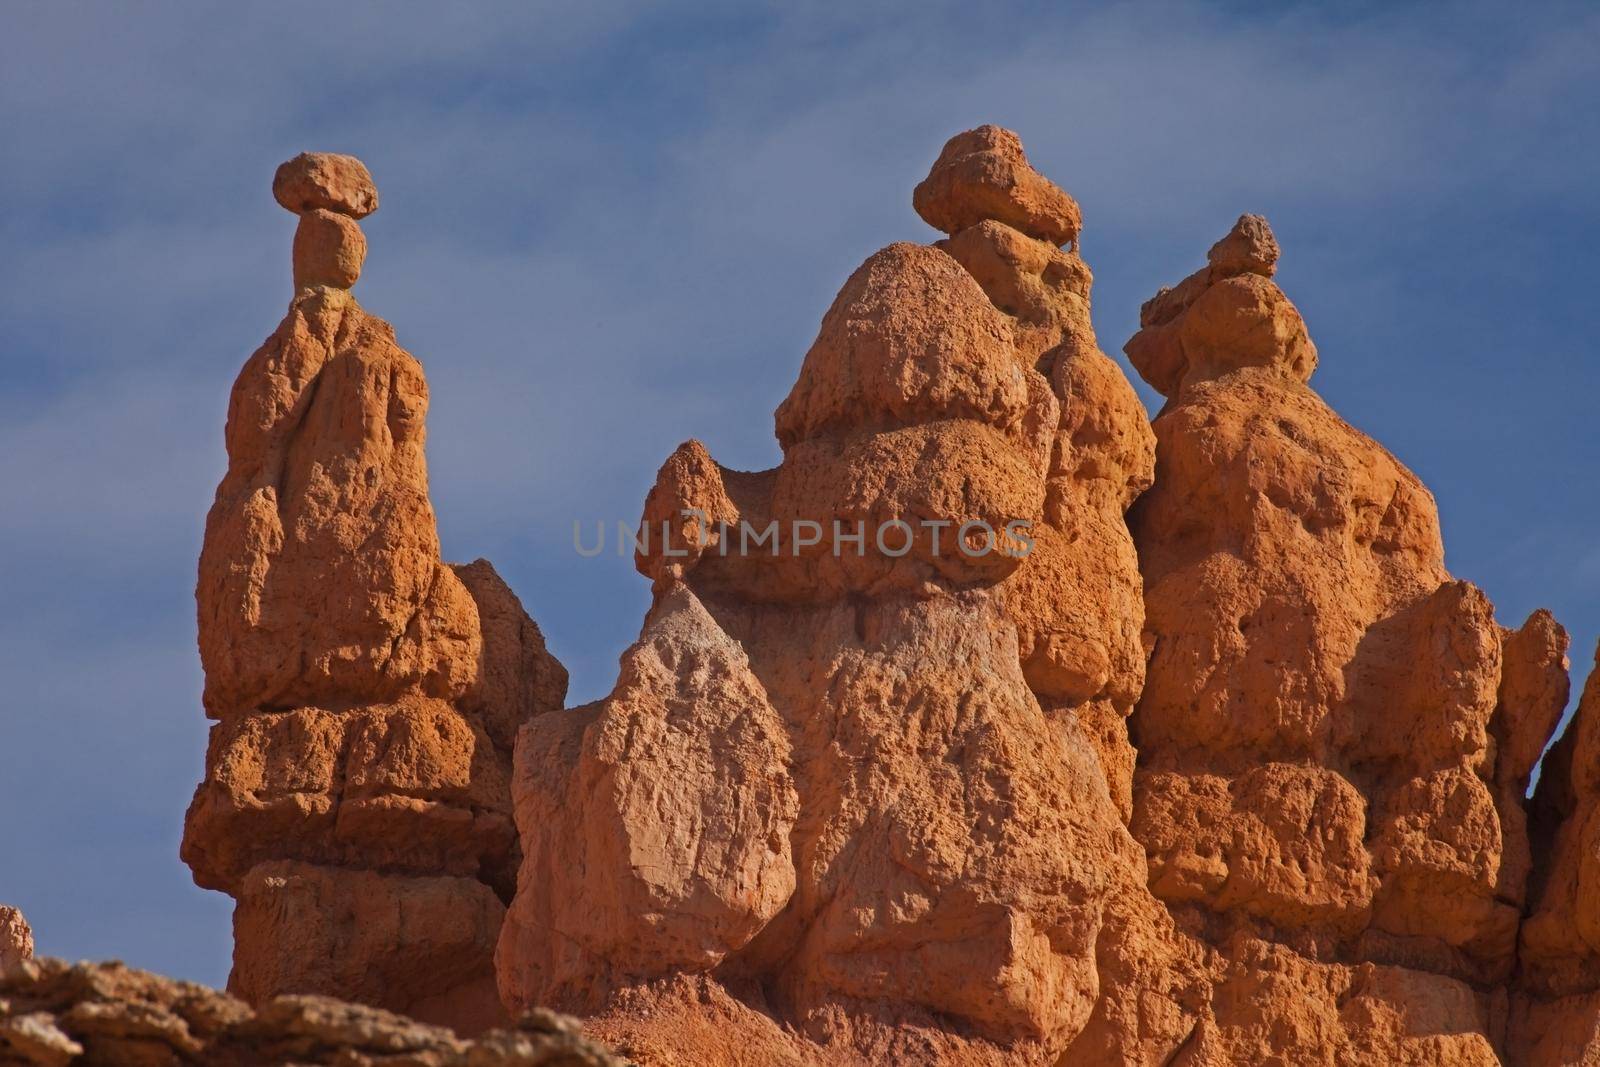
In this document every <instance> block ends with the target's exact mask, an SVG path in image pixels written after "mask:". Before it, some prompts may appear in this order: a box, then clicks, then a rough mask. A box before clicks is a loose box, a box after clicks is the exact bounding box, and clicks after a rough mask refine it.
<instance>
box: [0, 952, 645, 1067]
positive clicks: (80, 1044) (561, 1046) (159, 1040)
mask: <svg viewBox="0 0 1600 1067" xmlns="http://www.w3.org/2000/svg"><path fill="white" fill-rule="evenodd" d="M623 1062H624V1061H623V1060H621V1059H619V1058H617V1057H616V1056H614V1055H612V1054H611V1053H610V1052H608V1051H607V1050H606V1049H605V1048H603V1047H601V1046H600V1045H598V1044H596V1043H594V1042H593V1041H589V1040H586V1039H585V1038H584V1037H583V1036H582V1034H581V1033H580V1031H579V1027H578V1024H577V1022H576V1021H575V1020H573V1019H569V1018H565V1017H563V1016H559V1015H555V1014H553V1013H551V1012H532V1013H529V1014H527V1015H525V1016H523V1017H521V1018H520V1019H518V1021H517V1023H516V1024H515V1025H514V1026H508V1027H506V1028H505V1029H497V1030H492V1031H489V1032H488V1033H485V1034H483V1035H481V1036H479V1037H478V1038H476V1039H475V1040H464V1039H462V1038H459V1037H457V1036H456V1035H455V1034H453V1033H451V1032H450V1031H449V1030H446V1029H443V1028H441V1027H437V1026H427V1025H425V1024H422V1023H418V1022H416V1021H415V1020H413V1019H407V1018H404V1017H403V1016H399V1015H394V1014H391V1013H390V1012H386V1011H381V1010H378V1009H376V1008H370V1007H365V1006H363V1005H359V1004H351V1003H347V1002H345V1001H341V1000H335V999H333V998H330V997H321V996H282V997H276V998H273V999H270V1000H267V1001H265V1002H263V1003H261V1004H259V1005H257V1006H256V1007H254V1008H252V1007H251V1006H250V1005H249V1004H246V1003H245V1002H244V1001H242V1000H237V999H235V998H233V997H231V996H228V995H226V994H224V993H218V992H216V991H215V990H212V989H207V988H206V987H204V986H200V985H195V984H193V983H190V982H177V981H173V980H172V979H170V978H161V977H159V976H157V975H153V974H149V973H146V972H144V971H136V970H132V969H130V968H127V967H124V966H123V965H122V964H120V963H105V964H88V963H80V964H76V965H69V964H67V963H65V962H63V961H61V960H53V959H40V960H33V961H30V962H28V963H25V964H21V965H19V966H17V967H15V968H13V969H11V970H9V971H4V972H3V973H0V1063H7V1064H19V1065H21V1064H28V1065H33V1067H69V1065H71V1064H84V1065H85V1067H88V1065H98V1064H104V1065H116V1067H166V1065H173V1067H176V1065H178V1064H217V1065H227V1067H281V1065H283V1064H306V1065H310V1064H328V1065H334V1064H337V1065H339V1067H379V1065H385V1064H387V1065H392V1067H398V1065H401V1064H404V1065H406V1067H621V1065H622V1064H623Z"/></svg>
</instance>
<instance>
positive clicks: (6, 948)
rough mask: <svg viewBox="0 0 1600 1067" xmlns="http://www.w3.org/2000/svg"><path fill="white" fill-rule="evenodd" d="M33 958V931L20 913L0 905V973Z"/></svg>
mask: <svg viewBox="0 0 1600 1067" xmlns="http://www.w3.org/2000/svg"><path fill="white" fill-rule="evenodd" d="M32 958H33V930H32V929H30V928H29V926H28V920H26V919H24V918H23V917H22V912H20V911H18V910H17V909H16V908H12V907H8V906H6V905H3V904H0V971H4V970H6V969H7V968H8V967H13V966H15V965H16V964H18V963H21V962H22V961H23V960H27V959H32Z"/></svg>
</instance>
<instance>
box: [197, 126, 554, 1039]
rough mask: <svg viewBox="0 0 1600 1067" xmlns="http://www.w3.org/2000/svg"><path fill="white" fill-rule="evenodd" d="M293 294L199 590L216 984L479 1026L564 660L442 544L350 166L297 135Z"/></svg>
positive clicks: (370, 197) (208, 543)
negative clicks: (520, 808)
mask: <svg viewBox="0 0 1600 1067" xmlns="http://www.w3.org/2000/svg"><path fill="white" fill-rule="evenodd" d="M273 191H274V193H275V195H276V196H277V198H278V200H279V202H280V203H281V204H283V206H285V207H286V208H289V209H290V210H292V211H296V212H299V213H300V228H299V231H298V232H297V234H296V236H295V242H294V277H295V287H296V290H297V291H296V294H295V296H294V299H293V301H292V302H291V304H290V306H289V313H288V315H287V317H286V318H285V319H284V320H283V322H282V323H281V324H280V325H279V326H278V329H277V330H276V331H275V332H274V333H273V334H272V336H271V337H269V338H268V339H267V341H266V343H265V344H264V345H262V347H261V348H260V349H258V350H257V351H256V353H255V354H254V355H253V356H251V357H250V359H249V360H248V361H247V362H246V364H245V366H244V369H243V370H242V371H241V373H240V375H239V378H238V381H237V382H236V383H235V385H234V388H233V394H232V398H231V400H230V402H229V409H228V423H227V434H226V439H227V450H228V472H227V474H226V476H225V477H224V478H223V480H222V483H221V485H219V486H218V488H217V496H216V502H215V503H214V504H213V505H212V508H211V512H210V514H209V515H208V517H207V519H206V533H205V543H204V547H203V549H202V551H201V557H200V578H199V585H198V588H197V592H196V597H197V600H198V603H199V632H200V654H201V661H202V664H203V665H204V667H205V672H206V685H205V706H206V713H207V714H208V715H209V716H210V717H211V718H213V719H215V720H217V724H216V725H215V726H214V727H213V728H212V732H211V743H210V746H209V751H208V753H207V757H206V776H205V780H204V782H202V783H201V785H200V787H199V788H198V789H197V791H196V793H195V797H194V802H193V804H192V805H191V806H190V809H189V815H188V820H187V823H186V825H185V833H184V842H183V858H184V860H185V862H187V863H188V864H189V866H190V867H191V868H192V869H193V871H194V876H195V881H196V882H197V883H198V884H200V885H201V886H204V887H206V888H210V889H220V890H223V891H224V892H227V893H230V894H231V895H233V896H234V898H235V899H236V901H237V905H236V908H235V911H234V938H235V948H234V968H233V974H232V976H231V978H230V980H229V988H230V989H231V990H232V991H233V992H235V993H237V994H238V995H240V996H242V997H244V998H245V999H246V1000H249V1001H251V1002H263V1001H265V1000H267V999H269V998H270V997H272V996H274V995H276V994H279V993H328V994H338V995H340V996H343V997H347V998H352V999H355V1000H359V1001H362V1002H364V1003H368V1004H373V1005H376V1006H379V1007H384V1008H390V1009H393V1010H397V1011H405V1012H408V1013H410V1014H412V1015H414V1016H416V1017H418V1018H421V1019H425V1020H433V1021H439V1022H444V1023H448V1024H451V1025H455V1026H458V1027H461V1028H464V1029H475V1028H480V1027H482V1026H484V1025H487V1024H489V1023H491V1022H493V1021H495V1020H496V1019H498V1018H499V1017H500V1016H501V1011H500V1008H499V1003H498V998H497V996H496V993H495V989H494V981H493V975H492V953H493V948H494V944H495V939H496V937H497V935H498V932H499V927H500V921H501V918H502V916H503V914H504V910H505V903H506V902H507V901H509V899H510V896H511V892H512V889H513V885H514V875H515V870H516V865H517V860H518V846H517V841H516V834H515V831H514V828H513V825H512V821H511V801H510V785H509V783H510V771H511V752H512V745H513V742H514V740H515V736H516V732H517V729H518V727H519V726H520V725H521V724H522V722H523V721H524V720H526V719H528V718H529V717H530V716H532V715H534V714H536V713H537V712H539V711H544V710H550V709H553V708H558V707H560V706H561V704H562V702H563V698H564V695H565V690H566V673H565V671H564V670H563V669H562V668H561V666H560V664H559V663H557V662H556V661H555V660H554V658H552V657H551V656H550V655H549V654H548V653H547V652H546V651H545V647H544V641H543V638H542V637H541V636H540V633H539V629H538V627H537V626H535V625H534V623H533V622H532V620H531V619H529V618H528V616H527V615H526V613H525V612H524V611H523V610H522V606H521V604H520V603H519V602H518V601H517V598H516V597H515V596H514V595H513V594H512V593H511V591H510V589H509V588H507V586H506V585H505V583H504V582H503V581H501V579H500V578H499V576H498V575H496V574H495V572H494V570H493V568H491V567H490V566H489V564H488V563H486V562H483V561H481V560H480V561H479V562H477V563H474V564H471V565H469V566H455V565H450V564H446V563H443V562H441V561H440V558H439V538H438V533H437V530H436V527H435V523H434V516H433V510H432V506H431V504H430V503H429V500H428V476H427V464H426V460H425V458H424V454H423V445H424V437H425V426H424V423H425V420H426V417H427V409H428V389H427V383H426V381H425V380H424V378H423V374H422V367H421V365H420V364H419V363H418V362H417V360H416V359H415V358H414V357H413V356H412V355H411V354H410V353H408V352H406V351H405V350H404V349H403V348H401V347H400V346H399V345H398V344H397V343H396V341H395V337H394V331H393V330H392V329H391V328H390V327H389V325H388V324H387V323H385V322H384V321H383V320H381V319H378V318H375V317H373V316H371V315H368V314H367V313H366V312H365V311H363V310H362V308H361V307H360V305H358V304H357V303H356V301H355V298H354V297H353V296H351V294H350V293H349V292H348V291H347V290H348V287H349V286H350V285H351V284H353V283H354V282H355V280H356V277H357V275H358V274H359V271H360V267H361V261H362V258H363V256H364V254H365V239H364V238H362V236H361V231H360V228H359V226H358V225H357V223H356V221H355V220H356V219H357V218H359V217H361V216H363V215H365V214H367V213H369V212H371V211H372V210H374V209H375V208H376V207H377V191H376V189H375V188H374V187H373V185H372V180H371V178H370V176H369V175H368V174H367V171H366V168H365V167H363V166H362V165H361V164H360V162H359V161H357V160H355V159H352V158H350V157H348V156H331V155H302V156H299V157H297V158H295V159H293V160H291V161H289V162H288V163H285V164H284V165H283V166H282V167H281V168H279V170H278V174H277V176H276V178H275V180H274V182H273Z"/></svg>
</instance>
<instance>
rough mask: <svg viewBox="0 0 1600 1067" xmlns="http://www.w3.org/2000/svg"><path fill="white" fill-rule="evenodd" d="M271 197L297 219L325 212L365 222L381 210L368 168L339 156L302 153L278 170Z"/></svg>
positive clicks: (274, 178)
mask: <svg viewBox="0 0 1600 1067" xmlns="http://www.w3.org/2000/svg"><path fill="white" fill-rule="evenodd" d="M272 195H273V196H274V197H275V198H276V199H277V201H278V203H280V204H282V205H283V206H284V207H285V208H287V209H288V210H290V211H292V212H294V213H295V214H296V215H299V214H303V213H304V212H307V211H316V210H322V211H332V212H335V213H337V214H340V215H348V216H349V217H350V218H353V219H363V218H366V217H367V216H368V215H370V214H372V213H373V212H374V211H376V210H378V187H377V186H376V185H374V184H373V183H372V174H371V173H370V172H369V171H368V170H367V165H366V164H365V163H363V162H361V160H359V159H357V158H356V157H355V156H345V155H339V154H338V153H336V152H301V153H300V154H299V155H298V156H295V157H294V158H293V159H291V160H289V161H288V162H286V163H284V164H282V165H281V166H279V167H278V170H277V173H276V174H274V175H273V176H272Z"/></svg>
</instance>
